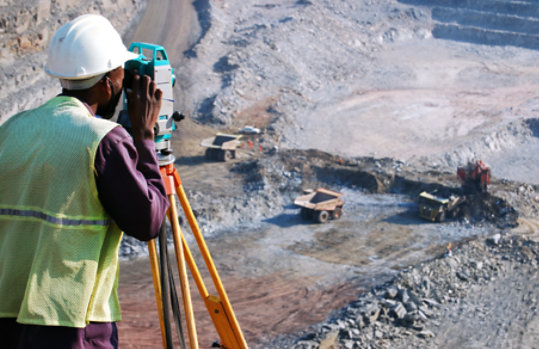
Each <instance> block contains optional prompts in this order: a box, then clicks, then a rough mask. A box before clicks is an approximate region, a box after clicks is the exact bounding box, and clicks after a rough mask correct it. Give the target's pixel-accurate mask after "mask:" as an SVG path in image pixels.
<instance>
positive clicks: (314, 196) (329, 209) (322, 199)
mask: <svg viewBox="0 0 539 349" xmlns="http://www.w3.org/2000/svg"><path fill="white" fill-rule="evenodd" d="M342 196H344V194H342V193H339V192H336V191H333V190H329V189H325V188H318V189H316V190H312V189H311V190H306V191H305V192H304V194H303V195H301V196H299V197H297V198H296V200H294V205H296V206H298V207H300V215H301V218H303V219H311V220H314V221H315V222H318V223H325V222H326V221H328V220H329V219H339V218H340V217H341V216H342V213H343V206H344V201H343V200H342V199H341V197H342Z"/></svg>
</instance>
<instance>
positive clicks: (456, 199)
mask: <svg viewBox="0 0 539 349" xmlns="http://www.w3.org/2000/svg"><path fill="white" fill-rule="evenodd" d="M464 201H466V197H465V196H458V195H453V194H451V195H450V196H449V197H440V196H436V195H434V194H432V193H428V192H426V191H424V192H421V194H419V198H418V202H417V204H418V207H419V215H420V216H421V218H424V219H426V220H428V221H431V222H443V221H444V220H445V219H446V218H447V217H453V218H454V217H456V216H457V215H458V212H459V206H460V205H461V204H462V203H464Z"/></svg>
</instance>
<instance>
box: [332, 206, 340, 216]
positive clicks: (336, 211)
mask: <svg viewBox="0 0 539 349" xmlns="http://www.w3.org/2000/svg"><path fill="white" fill-rule="evenodd" d="M341 216H342V208H340V207H337V208H336V209H335V211H333V214H332V215H331V218H333V219H339V218H341Z"/></svg>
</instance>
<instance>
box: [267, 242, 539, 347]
mask: <svg viewBox="0 0 539 349" xmlns="http://www.w3.org/2000/svg"><path fill="white" fill-rule="evenodd" d="M538 262H539V245H538V243H537V242H535V241H532V240H528V239H525V238H522V237H520V236H517V235H511V234H504V235H503V236H502V235H500V234H497V235H494V236H492V237H488V238H485V239H478V240H475V241H471V242H470V243H467V244H462V245H461V246H459V247H458V248H456V249H454V250H453V251H452V252H451V255H450V254H448V253H446V254H444V255H443V256H440V258H437V259H435V260H432V261H428V262H425V263H423V264H420V265H417V266H414V267H410V268H408V269H406V270H403V271H402V272H401V273H400V274H399V275H398V276H397V277H396V278H395V279H394V280H392V281H391V282H389V283H386V284H384V285H380V286H378V287H376V288H374V289H373V290H371V292H369V293H367V294H364V295H361V296H360V297H359V298H358V299H357V300H356V301H354V302H352V303H350V304H349V305H348V306H346V307H345V308H344V309H342V310H341V311H340V312H338V313H336V314H334V315H333V316H332V317H331V319H329V320H328V321H326V322H324V323H322V324H319V325H317V326H315V327H314V328H312V329H310V330H307V331H305V332H304V333H301V334H298V336H300V338H299V339H290V338H288V339H285V338H281V339H280V340H276V341H275V342H274V343H272V344H271V345H272V346H274V347H280V348H297V349H307V348H388V347H392V348H433V347H440V346H442V347H443V346H444V343H443V341H444V340H446V339H448V338H447V336H448V335H447V333H446V332H445V330H444V328H443V324H444V322H443V321H442V320H447V318H448V317H453V318H454V320H453V321H465V319H462V318H460V316H466V317H471V319H469V320H468V321H473V322H481V323H482V324H483V325H484V327H483V329H482V331H485V332H488V333H489V334H488V337H490V338H491V339H490V341H489V343H491V344H492V346H489V347H496V348H503V347H508V346H509V347H511V346H512V345H511V343H512V342H508V341H507V338H508V337H511V336H517V337H519V338H523V339H524V337H525V336H524V334H523V333H522V332H520V328H521V327H522V326H525V325H526V323H527V321H529V320H530V319H534V318H535V317H536V316H537V310H538V309H537V299H536V297H535V290H534V289H535V287H537V286H538V285H539V284H538V276H537V265H538ZM511 270H518V274H519V276H518V277H517V278H516V280H513V279H514V278H513V277H514V275H511V272H510V271H511ZM507 281H514V282H511V283H508V282H507ZM519 283H520V284H519ZM493 286H495V287H496V288H497V289H496V292H498V293H499V294H498V295H497V296H498V297H501V298H503V295H504V294H509V293H512V296H513V298H515V295H514V294H513V293H514V292H512V291H513V290H514V288H515V287H521V289H520V290H519V292H517V297H516V299H514V301H515V302H516V303H518V309H521V311H522V313H525V316H524V317H523V316H522V315H524V314H520V316H519V315H517V316H514V317H511V316H509V317H505V316H504V315H506V314H505V313H506V309H503V307H504V306H505V305H506V304H505V302H500V303H498V302H484V301H483V299H489V297H490V295H489V294H488V293H486V294H485V295H484V297H482V292H483V291H490V289H491V288H492V287H493ZM519 295H520V296H521V297H520V298H519V297H518V296H519ZM485 314H492V315H493V316H495V317H496V319H492V318H491V319H485V317H486V315H485ZM450 336H453V337H455V336H459V334H457V333H453V334H451V335H450ZM536 336H537V334H536ZM514 339H515V338H513V340H514ZM535 339H537V338H535ZM466 340H467V338H461V344H462V343H465V342H466ZM526 341H527V339H524V342H523V344H524V347H527V346H526V344H534V342H526ZM536 343H537V342H535V344H536ZM332 345H333V346H332Z"/></svg>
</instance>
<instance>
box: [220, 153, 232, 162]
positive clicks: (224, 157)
mask: <svg viewBox="0 0 539 349" xmlns="http://www.w3.org/2000/svg"><path fill="white" fill-rule="evenodd" d="M219 155H220V157H221V160H222V161H225V162H226V161H228V160H230V159H232V154H231V153H230V151H228V150H221V154H219Z"/></svg>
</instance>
